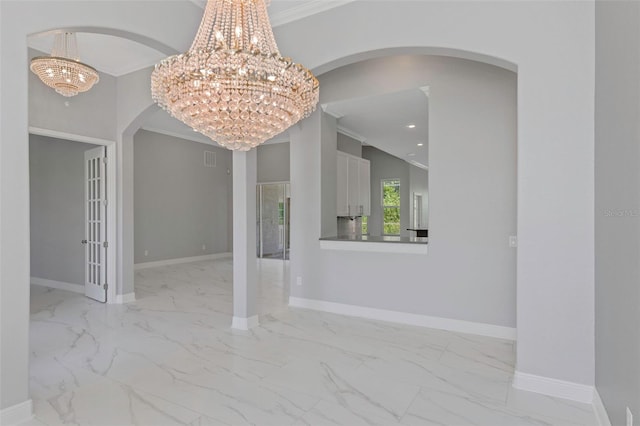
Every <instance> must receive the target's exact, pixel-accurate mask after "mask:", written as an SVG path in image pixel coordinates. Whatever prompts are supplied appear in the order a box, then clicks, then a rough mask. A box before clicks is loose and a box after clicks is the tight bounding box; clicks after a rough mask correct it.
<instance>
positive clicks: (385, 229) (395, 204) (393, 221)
mask: <svg viewBox="0 0 640 426" xmlns="http://www.w3.org/2000/svg"><path fill="white" fill-rule="evenodd" d="M382 214H383V223H382V234H383V235H400V180H399V179H383V180H382Z"/></svg>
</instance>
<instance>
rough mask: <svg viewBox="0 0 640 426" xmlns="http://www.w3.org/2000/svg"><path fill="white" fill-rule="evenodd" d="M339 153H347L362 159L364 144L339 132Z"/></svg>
mask: <svg viewBox="0 0 640 426" xmlns="http://www.w3.org/2000/svg"><path fill="white" fill-rule="evenodd" d="M338 151H342V152H346V153H347V154H351V155H355V156H356V157H362V142H360V141H359V140H356V139H354V138H352V137H351V136H347V135H345V134H344V133H340V131H339V130H338Z"/></svg>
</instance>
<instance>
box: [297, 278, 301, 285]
mask: <svg viewBox="0 0 640 426" xmlns="http://www.w3.org/2000/svg"><path fill="white" fill-rule="evenodd" d="M296 284H297V285H302V277H298V278H296Z"/></svg>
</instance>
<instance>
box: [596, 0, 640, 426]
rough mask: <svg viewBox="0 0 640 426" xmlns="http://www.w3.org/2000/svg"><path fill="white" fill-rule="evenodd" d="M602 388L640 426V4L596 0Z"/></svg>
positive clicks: (618, 419)
mask: <svg viewBox="0 0 640 426" xmlns="http://www.w3.org/2000/svg"><path fill="white" fill-rule="evenodd" d="M595 196H596V197H595V204H596V209H595V220H596V222H595V226H596V234H595V236H596V263H595V275H596V276H595V278H596V288H595V310H596V317H595V320H596V324H595V325H596V329H595V330H596V340H595V343H596V387H597V389H598V393H599V394H600V397H601V398H602V400H603V402H604V405H605V407H606V409H607V412H608V414H609V418H610V420H611V422H612V424H614V425H616V426H617V425H624V424H626V423H625V422H626V420H625V409H626V407H627V406H628V407H629V408H630V409H631V411H632V413H633V415H634V422H635V423H634V425H639V424H640V331H639V330H640V2H637V1H627V2H608V1H607V2H605V1H602V2H600V1H598V2H596V194H595Z"/></svg>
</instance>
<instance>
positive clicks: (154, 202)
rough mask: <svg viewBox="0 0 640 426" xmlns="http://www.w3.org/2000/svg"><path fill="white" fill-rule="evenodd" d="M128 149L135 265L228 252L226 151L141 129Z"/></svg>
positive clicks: (228, 164) (228, 167) (229, 188)
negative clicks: (211, 157) (208, 157)
mask: <svg viewBox="0 0 640 426" xmlns="http://www.w3.org/2000/svg"><path fill="white" fill-rule="evenodd" d="M133 146H134V168H133V170H134V193H135V202H134V206H135V207H134V209H135V213H134V214H135V226H134V230H135V263H144V262H153V261H158V260H166V259H176V258H183V257H192V256H202V255H207V254H215V253H225V252H229V251H230V250H231V247H229V245H228V241H229V234H231V228H230V227H229V226H228V222H229V221H228V219H229V218H228V217H227V214H228V211H229V209H228V206H227V203H228V200H229V193H230V192H231V191H232V180H231V174H230V173H227V171H228V170H231V151H229V150H227V149H224V148H218V147H214V146H211V145H205V144H202V143H199V142H193V141H188V140H185V139H179V138H176V137H173V136H167V135H161V134H159V133H154V132H149V131H146V130H139V131H138V132H137V133H136V134H135V136H134V144H133ZM205 151H213V152H215V155H216V166H215V167H205V165H204V152H205ZM203 246H204V247H205V248H204V249H203ZM145 251H146V252H147V254H146V255H145Z"/></svg>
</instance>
